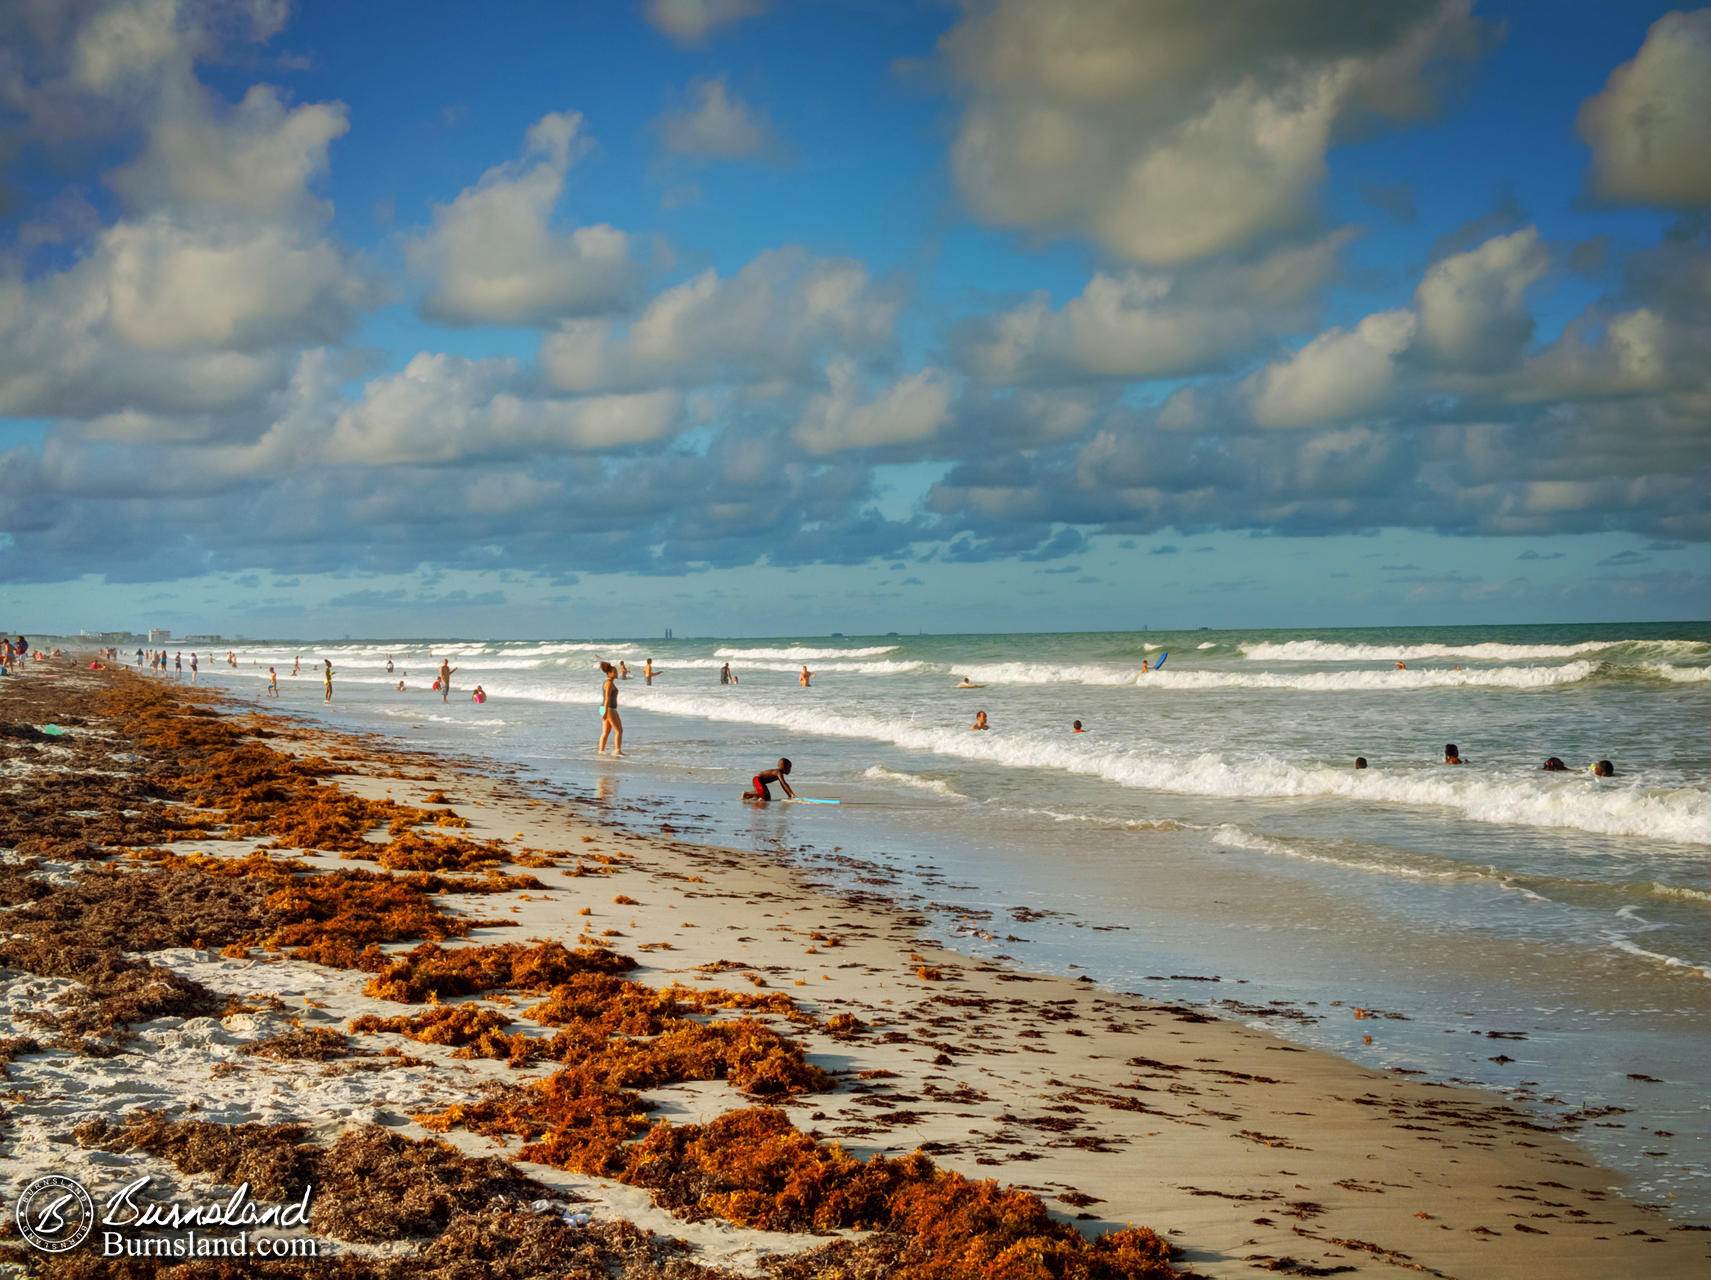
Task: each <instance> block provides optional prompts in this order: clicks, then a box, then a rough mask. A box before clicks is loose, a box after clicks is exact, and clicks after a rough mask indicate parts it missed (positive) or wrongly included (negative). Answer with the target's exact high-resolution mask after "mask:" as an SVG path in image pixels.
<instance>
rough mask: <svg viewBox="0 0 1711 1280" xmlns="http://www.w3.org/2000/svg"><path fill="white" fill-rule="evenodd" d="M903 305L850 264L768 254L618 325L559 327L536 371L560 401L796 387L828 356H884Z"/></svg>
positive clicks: (669, 295) (703, 276)
mask: <svg viewBox="0 0 1711 1280" xmlns="http://www.w3.org/2000/svg"><path fill="white" fill-rule="evenodd" d="M902 301H903V299H902V297H901V295H900V293H899V291H898V290H897V288H896V287H895V286H893V285H889V284H883V283H878V282H875V281H874V280H872V279H871V278H870V277H869V275H868V272H867V269H866V267H864V266H863V265H862V264H861V263H859V262H856V261H853V260H851V259H839V258H830V259H828V258H815V257H812V256H811V255H809V254H808V253H807V252H806V251H805V250H802V249H797V248H790V249H778V250H769V251H768V252H766V253H763V254H761V255H759V256H758V257H757V258H755V259H754V261H752V262H750V263H749V264H748V265H747V266H745V267H743V269H742V270H741V271H739V272H738V273H737V274H736V275H735V276H730V277H720V276H719V275H718V274H717V273H716V272H715V271H713V270H711V269H709V270H706V271H703V272H701V273H700V274H699V275H697V276H695V277H693V278H692V279H690V280H686V281H684V282H683V283H682V284H680V285H676V286H674V287H673V288H670V289H667V290H666V291H665V292H663V293H661V294H659V295H658V296H657V297H655V298H654V299H653V300H652V301H651V302H649V303H648V305H647V307H646V308H645V309H644V310H643V311H642V314H641V315H639V316H637V317H636V318H635V319H634V320H632V321H630V322H629V323H628V324H627V325H622V324H619V323H616V322H602V321H583V322H572V323H569V324H566V325H563V326H561V327H560V329H559V330H558V331H557V332H554V333H550V334H548V335H547V336H546V337H545V338H544V339H543V340H542V342H541V347H540V356H539V359H540V365H541V370H542V373H543V375H544V376H545V378H546V379H547V381H548V383H549V384H550V385H552V386H553V387H555V388H557V389H559V390H561V391H579V392H591V391H610V390H619V389H629V388H636V387H649V386H659V385H663V384H667V383H671V384H686V383H694V382H732V383H758V382H766V381H769V380H775V379H788V380H801V379H804V378H806V377H807V376H809V374H810V372H811V370H812V368H813V365H814V362H815V359H816V358H817V357H818V356H819V355H820V354H821V353H822V352H825V351H826V350H828V349H831V350H835V351H839V352H843V353H845V354H858V353H860V352H863V351H873V350H877V349H880V348H882V347H884V346H886V345H887V344H888V343H889V342H890V341H891V336H892V328H893V325H894V323H895V321H896V317H897V311H898V308H899V307H900V306H901V304H902Z"/></svg>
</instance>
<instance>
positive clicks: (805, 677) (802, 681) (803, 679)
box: [796, 662, 814, 689]
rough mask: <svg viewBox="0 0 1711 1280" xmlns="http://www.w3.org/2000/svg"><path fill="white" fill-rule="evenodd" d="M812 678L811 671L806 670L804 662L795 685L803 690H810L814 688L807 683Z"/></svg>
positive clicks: (806, 666)
mask: <svg viewBox="0 0 1711 1280" xmlns="http://www.w3.org/2000/svg"><path fill="white" fill-rule="evenodd" d="M813 678H814V673H813V672H812V671H810V670H808V664H807V663H806V662H804V663H803V664H802V674H801V675H800V676H798V677H797V678H796V683H797V684H799V685H801V686H802V687H803V688H804V689H811V688H813V687H814V686H813V685H811V684H810V683H809V681H811V680H812V679H813Z"/></svg>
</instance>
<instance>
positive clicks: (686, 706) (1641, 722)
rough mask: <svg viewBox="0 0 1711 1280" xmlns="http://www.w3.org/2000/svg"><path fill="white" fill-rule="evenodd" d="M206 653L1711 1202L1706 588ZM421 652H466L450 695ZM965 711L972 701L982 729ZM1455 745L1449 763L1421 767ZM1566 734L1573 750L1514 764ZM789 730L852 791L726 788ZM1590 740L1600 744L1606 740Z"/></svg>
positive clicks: (291, 688) (973, 946) (801, 763)
mask: <svg viewBox="0 0 1711 1280" xmlns="http://www.w3.org/2000/svg"><path fill="white" fill-rule="evenodd" d="M1166 653H1168V655H1169V657H1168V659H1167V660H1166V661H1165V662H1164V664H1163V666H1162V667H1161V668H1160V669H1159V670H1156V671H1153V670H1148V671H1145V672H1143V671H1142V664H1143V663H1147V664H1148V665H1149V666H1151V665H1154V664H1156V663H1158V661H1159V659H1160V658H1161V657H1162V656H1163V655H1165V654H1166ZM298 655H301V657H302V660H303V674H302V675H301V676H299V677H297V678H296V679H292V678H291V677H290V676H289V675H288V673H289V671H290V669H291V664H292V660H293V658H294V657H296V656H298ZM388 655H390V656H391V657H392V659H393V661H394V663H395V664H396V667H397V673H395V674H394V675H392V676H388V675H387V674H386V672H385V671H384V663H385V661H386V659H387V657H388ZM650 657H651V658H652V659H653V661H654V665H655V668H656V669H657V671H658V672H659V673H660V674H659V675H658V676H657V677H656V678H655V680H654V682H653V684H652V686H651V687H649V686H648V685H646V684H645V683H644V681H643V679H642V675H641V671H642V666H643V663H644V662H645V660H646V659H648V658H650ZM220 658H221V659H222V661H221V663H219V664H216V663H213V662H210V661H208V660H207V655H204V660H203V664H202V666H203V672H204V675H203V678H204V680H207V681H210V682H212V683H216V684H224V685H228V686H236V688H237V689H238V690H239V691H241V692H243V693H246V694H255V695H259V693H260V689H261V686H262V684H263V683H264V682H265V680H266V669H267V666H268V665H269V664H272V665H274V666H275V667H277V668H278V669H279V672H280V685H281V689H282V691H283V696H282V697H281V699H280V705H281V707H282V709H284V710H286V711H290V712H293V713H298V714H303V715H306V716H309V717H310V718H314V719H320V720H324V721H325V722H326V723H329V724H331V725H335V726H338V727H342V728H354V729H371V730H377V731H381V732H385V733H388V734H392V735H395V736H397V737H399V738H401V739H403V740H404V741H406V742H408V743H411V744H413V745H417V746H422V747H427V748H434V749H441V750H450V751H455V752H459V753H464V754H474V755H479V756H485V757H488V758H491V759H494V760H497V761H503V762H507V763H511V764H518V765H523V766H526V767H527V769H528V770H530V771H531V772H532V773H533V774H534V775H535V776H536V777H538V778H539V779H540V780H542V781H543V782H544V783H546V784H548V785H555V786H562V787H564V788H567V789H568V790H570V791H572V792H573V793H575V794H585V795H593V796H598V797H600V798H603V799H605V800H607V801H609V802H612V803H613V804H614V805H615V806H617V807H618V810H619V812H618V816H619V817H621V819H622V820H623V821H624V822H625V823H627V824H629V825H633V826H637V827H639V828H642V829H650V828H652V829H657V828H659V827H661V826H670V827H671V828H672V830H674V831H675V832H677V833H678V834H680V835H683V836H686V837H688V838H693V839H697V840H702V841H707V842H713V843H720V844H724V845H728V846H730V847H733V848H738V849H744V850H750V851H753V852H755V853H756V854H757V855H760V856H767V857H772V858H778V859H782V860H786V861H790V862H793V863H795V864H798V865H801V866H803V867H804V868H807V869H808V870H809V871H811V872H812V874H813V875H815V876H816V877H818V878H819V879H820V880H822V881H827V882H832V883H836V884H840V885H843V886H846V887H856V888H861V889H863V890H864V891H867V892H878V893H883V894H887V895H890V896H892V897H895V898H896V899H897V901H898V902H899V903H900V904H903V905H905V906H908V907H909V908H910V909H912V910H915V911H918V912H919V913H921V914H923V915H925V916H926V917H927V919H928V920H929V924H930V929H931V931H932V932H934V933H935V934H936V935H937V936H940V937H942V938H945V939H946V940H948V941H950V942H951V943H952V944H953V945H956V946H958V947H961V948H963V949H965V950H967V951H970V952H975V953H980V954H985V955H1004V956H1008V957H1011V958H1013V959H1014V960H1015V961H1016V962H1018V963H1019V964H1022V965H1026V966H1029V967H1033V968H1040V969H1048V970H1053V971H1057V972H1075V973H1084V974H1086V975H1088V976H1090V977H1092V978H1093V979H1095V980H1096V981H1098V982H1099V983H1101V984H1104V985H1107V986H1109V987H1111V988H1112V989H1116V990H1124V991H1138V992H1141V993H1144V994H1146V995H1148V996H1152V997H1155V998H1161V999H1167V1000H1174V1001H1192V1002H1195V1003H1198V1004H1204V1005H1208V1006H1211V1007H1212V1008H1213V1009H1214V1010H1215V1011H1217V1012H1219V1013H1220V1014H1221V1015H1222V1016H1226V1017H1231V1018H1236V1019H1239V1020H1242V1021H1245V1022H1248V1023H1251V1024H1253V1025H1256V1026H1264V1027H1266V1028H1268V1029H1271V1030H1273V1031H1276V1032H1277V1033H1279V1034H1280V1035H1283V1036H1285V1037H1287V1038H1289V1039H1292V1040H1294V1041H1297V1042H1300V1043H1304V1044H1311V1045H1315V1046H1318V1047H1322V1048H1326V1049H1329V1050H1332V1051H1334V1052H1337V1053H1340V1054H1342V1055H1344V1056H1346V1057H1350V1058H1353V1059H1355V1060H1356V1061H1359V1062H1363V1063H1366V1064H1369V1065H1372V1066H1375V1067H1379V1068H1388V1069H1395V1070H1402V1071H1409V1072H1419V1073H1423V1074H1424V1075H1425V1076H1426V1077H1428V1078H1433V1079H1440V1080H1455V1081H1467V1082H1473V1083H1478V1084H1481V1085H1484V1086H1486V1087H1489V1088H1493V1089H1497V1090H1500V1091H1502V1092H1504V1093H1506V1094H1508V1095H1510V1096H1511V1097H1514V1098H1516V1099H1518V1100H1520V1101H1523V1102H1526V1103H1528V1104H1529V1105H1531V1106H1533V1107H1536V1108H1538V1109H1540V1110H1542V1111H1544V1112H1546V1113H1547V1114H1550V1115H1554V1116H1557V1117H1560V1118H1562V1119H1564V1120H1565V1122H1568V1123H1573V1124H1575V1125H1576V1126H1578V1129H1579V1132H1580V1135H1581V1138H1582V1140H1583V1141H1584V1142H1585V1143H1586V1144H1587V1145H1588V1146H1589V1147H1590V1148H1591V1150H1592V1151H1593V1152H1594V1153H1595V1154H1596V1156H1597V1157H1598V1158H1599V1159H1601V1160H1602V1161H1604V1162H1606V1163H1607V1164H1609V1165H1611V1166H1612V1167H1615V1168H1618V1169H1620V1170H1622V1171H1623V1172H1625V1173H1627V1174H1628V1175H1629V1176H1630V1178H1631V1179H1632V1185H1631V1188H1630V1190H1631V1192H1632V1193H1633V1194H1635V1195H1636V1196H1637V1197H1638V1198H1640V1199H1642V1200H1645V1201H1648V1202H1651V1203H1658V1204H1663V1205H1665V1206H1666V1207H1668V1208H1669V1209H1670V1210H1671V1211H1672V1212H1680V1213H1686V1214H1688V1215H1700V1216H1703V1215H1705V1214H1706V1213H1708V1212H1711V1087H1708V1086H1711V792H1708V786H1707V781H1708V775H1711V770H1708V767H1707V766H1708V755H1711V749H1708V745H1707V736H1706V732H1707V726H1708V725H1711V639H1708V628H1707V625H1706V624H1704V623H1681V624H1652V623H1647V624H1597V625H1564V626H1515V627H1442V628H1398V629H1393V628H1371V629H1343V630H1329V629H1327V630H1313V631H1299V630H1297V631H1186V632H1140V633H1133V632H1126V633H1100V634H1083V633H1064V634H1055V635H966V636H924V635H923V636H903V635H886V636H861V637H856V636H849V637H844V636H834V637H830V638H827V637H776V638H740V639H737V638H725V639H720V638H708V639H693V640H683V639H680V640H670V641H665V640H633V639H632V640H592V639H589V640H581V639H565V640H555V641H509V640H504V639H499V638H495V639H491V640H485V641H477V640H446V641H440V642H434V643H425V642H421V641H408V642H406V641H402V640H399V641H385V640H381V641H363V642H353V641H343V642H338V643H333V642H325V641H323V642H295V641H294V642H287V643H276V644H275V643H270V644H262V643H256V642H249V643H246V645H245V647H244V649H243V651H242V657H241V660H240V665H239V667H238V669H237V670H236V671H233V670H231V669H229V668H227V667H225V666H224V665H223V658H224V652H223V650H222V652H221V654H220ZM322 658H330V659H331V660H332V663H333V666H334V669H335V673H336V675H335V691H336V701H335V702H334V704H333V706H332V708H331V710H330V711H329V710H327V709H325V708H323V706H322V703H321V682H320V680H319V678H318V676H319V667H320V661H321V659H322ZM441 658H447V659H449V660H450V662H451V663H452V665H453V666H455V667H457V668H458V672H457V674H456V676H455V677H454V681H453V688H454V692H453V694H452V699H451V701H450V702H449V703H446V704H442V703H441V701H440V699H439V696H438V695H437V694H434V693H432V692H430V690H429V684H430V682H431V680H432V678H433V674H434V670H435V668H437V666H438V663H439V660H440V659H441ZM601 658H605V659H608V660H610V661H613V662H618V661H620V660H622V661H623V662H625V663H626V664H627V665H628V667H629V670H630V677H631V678H630V679H628V680H627V681H624V682H622V683H621V685H620V701H619V710H620V713H621V714H622V716H623V719H624V727H625V741H624V747H625V755H624V758H623V759H621V760H614V759H610V758H605V759H602V758H600V757H598V756H596V755H595V753H594V746H595V741H596V738H597V735H598V720H599V708H598V695H599V688H600V675H599V672H598V670H597V669H596V666H595V663H596V662H597V661H598V660H599V659H601ZM186 662H188V651H186ZM726 663H729V664H730V666H731V669H732V671H733V672H734V673H735V674H736V676H737V678H738V682H737V683H735V684H730V685H722V684H720V682H719V671H720V668H721V667H722V666H724V665H725V664H726ZM804 664H806V665H807V666H808V667H809V669H810V670H811V671H813V672H814V673H815V676H814V682H813V687H812V688H808V689H803V688H801V687H799V685H798V683H797V675H798V672H799V671H800V669H801V667H802V666H803V665H804ZM1398 664H1401V665H1400V666H1399V665H1398ZM406 672H407V673H408V674H405V673H406ZM398 679H403V680H404V681H405V684H406V686H407V688H406V691H404V692H397V691H396V690H395V688H394V684H395V682H396V681H397V680H398ZM965 679H966V680H967V681H968V682H970V683H972V684H974V685H978V686H982V687H979V688H972V689H958V688H955V687H954V686H955V685H957V684H958V683H959V682H960V681H963V680H965ZM477 684H480V685H482V686H483V687H484V688H485V690H486V692H487V693H488V695H489V700H488V701H487V702H486V703H485V704H482V705H477V704H474V703H473V702H472V701H471V700H470V690H471V689H472V688H473V687H474V686H475V685H477ZM977 711H985V712H986V713H987V715H988V717H989V721H990V724H991V729H990V730H989V731H987V732H984V733H981V732H974V731H971V730H970V728H969V726H970V724H971V723H972V722H973V720H974V717H975V713H976V712H977ZM1075 720H1080V721H1081V722H1082V723H1083V725H1084V728H1085V732H1083V733H1079V734H1078V733H1074V732H1072V728H1071V724H1072V722H1073V721H1075ZM1447 743H1454V744H1456V745H1457V746H1458V747H1459V749H1460V752H1461V755H1462V757H1463V759H1464V760H1466V761H1467V763H1465V764H1463V765H1462V766H1460V767H1454V766H1446V765H1445V764H1443V763H1442V761H1443V755H1444V747H1445V744H1447ZM1553 755H1554V756H1558V757H1560V758H1561V759H1562V760H1563V761H1564V762H1565V763H1566V764H1567V766H1568V768H1567V770H1566V771H1564V772H1560V773H1551V772H1543V771H1541V769H1540V765H1541V763H1542V762H1543V761H1544V760H1545V759H1546V758H1547V757H1549V756H1553ZM779 756H789V757H790V758H791V760H792V761H793V762H794V766H795V769H794V772H793V774H792V775H791V776H792V780H793V783H794V785H795V786H796V789H797V790H798V791H799V792H800V793H801V794H803V795H805V796H813V797H817V798H828V799H837V800H839V801H840V802H841V803H840V804H838V805H835V806H834V805H782V804H774V805H771V806H757V805H748V804H743V803H741V802H740V801H739V799H738V796H739V793H740V792H741V791H742V790H743V788H744V787H745V786H746V785H747V781H748V779H749V777H750V775H752V774H753V773H755V772H757V771H758V770H759V769H761V768H762V767H765V766H767V765H770V764H771V763H772V762H773V761H774V760H775V759H776V758H777V757H779ZM1357 756H1364V757H1365V758H1366V759H1367V760H1368V761H1369V766H1370V767H1368V768H1367V769H1364V770H1358V771H1357V770H1356V769H1355V768H1354V767H1353V762H1354V759H1355V757H1357ZM1605 759H1607V760H1609V761H1611V762H1612V763H1613V764H1614V766H1615V776H1614V777H1610V778H1599V777H1594V776H1593V775H1592V774H1591V773H1590V772H1589V771H1588V766H1589V765H1590V764H1591V763H1592V762H1594V761H1597V760H1605Z"/></svg>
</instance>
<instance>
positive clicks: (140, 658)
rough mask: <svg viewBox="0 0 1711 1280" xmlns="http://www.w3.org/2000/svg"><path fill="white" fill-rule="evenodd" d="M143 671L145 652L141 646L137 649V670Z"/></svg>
mask: <svg viewBox="0 0 1711 1280" xmlns="http://www.w3.org/2000/svg"><path fill="white" fill-rule="evenodd" d="M142 669H143V651H142V647H141V646H140V645H139V646H138V647H137V670H138V671H141V670H142Z"/></svg>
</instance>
